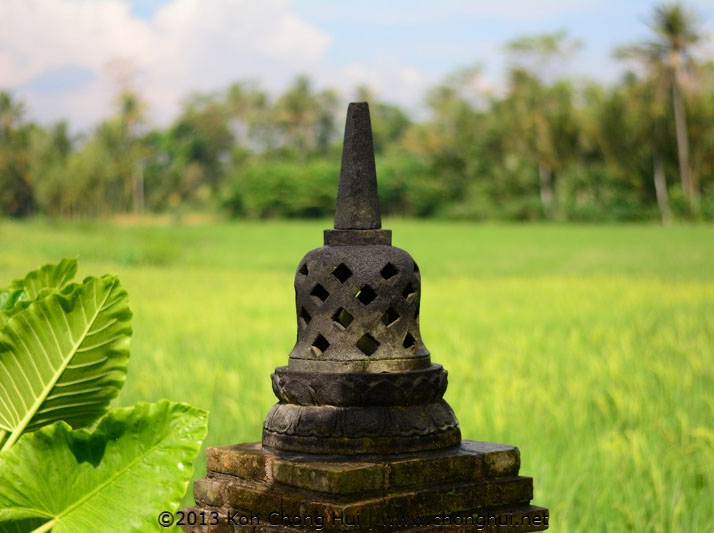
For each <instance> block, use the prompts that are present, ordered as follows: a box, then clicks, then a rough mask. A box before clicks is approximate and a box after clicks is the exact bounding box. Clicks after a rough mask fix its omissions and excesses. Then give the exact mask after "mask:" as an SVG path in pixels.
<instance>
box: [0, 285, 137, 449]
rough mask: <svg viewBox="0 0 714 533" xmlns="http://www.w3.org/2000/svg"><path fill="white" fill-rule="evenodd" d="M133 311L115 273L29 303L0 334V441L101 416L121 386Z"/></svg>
mask: <svg viewBox="0 0 714 533" xmlns="http://www.w3.org/2000/svg"><path fill="white" fill-rule="evenodd" d="M130 320H131V310H130V309H129V304H128V296H127V293H126V291H125V290H124V289H122V287H121V285H120V284H119V281H118V280H117V278H116V277H114V276H104V277H102V278H87V279H86V280H85V281H84V282H83V283H82V284H81V285H78V284H73V285H69V286H67V287H65V289H63V290H62V291H60V292H57V291H54V292H50V293H48V294H47V295H46V296H45V297H43V298H41V299H38V300H35V301H32V302H30V303H29V304H28V305H27V306H26V307H25V308H24V309H21V310H20V311H17V312H16V313H14V314H13V315H12V316H10V318H9V319H8V321H7V323H6V324H5V326H4V327H3V329H2V331H0V442H3V447H2V449H3V450H5V449H8V448H10V447H11V446H12V445H13V444H14V443H15V442H16V441H17V439H18V438H19V437H20V436H21V435H22V434H23V433H24V432H26V431H32V430H35V429H38V428H40V427H42V426H44V425H47V424H51V423H53V422H56V421H58V420H64V421H65V422H67V423H69V424H70V425H71V426H73V427H82V426H87V425H90V424H91V423H93V422H94V421H95V420H96V419H97V418H99V417H100V416H101V415H102V414H104V412H105V411H106V409H107V406H108V404H109V402H110V401H111V399H112V398H114V397H115V396H116V395H117V393H118V392H119V389H121V387H122V385H123V384H124V379H125V377H126V370H127V362H128V358H129V338H130V336H131V325H130Z"/></svg>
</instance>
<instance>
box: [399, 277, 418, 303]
mask: <svg viewBox="0 0 714 533" xmlns="http://www.w3.org/2000/svg"><path fill="white" fill-rule="evenodd" d="M415 292H416V289H415V288H414V285H412V282H411V281H410V282H409V283H407V286H406V287H404V291H403V292H402V296H404V299H405V300H406V299H407V298H409V297H410V296H411V295H412V294H414V293H415Z"/></svg>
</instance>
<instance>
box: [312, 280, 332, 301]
mask: <svg viewBox="0 0 714 533" xmlns="http://www.w3.org/2000/svg"><path fill="white" fill-rule="evenodd" d="M310 294H311V295H312V296H314V297H316V298H319V300H320V301H322V302H324V301H325V300H327V297H328V296H329V295H330V293H329V292H327V289H325V287H323V286H322V285H320V284H319V283H318V284H317V285H315V286H314V287H313V288H312V291H311V292H310Z"/></svg>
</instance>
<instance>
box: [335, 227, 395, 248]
mask: <svg viewBox="0 0 714 533" xmlns="http://www.w3.org/2000/svg"><path fill="white" fill-rule="evenodd" d="M323 242H324V244H325V246H360V245H370V244H385V245H387V246H389V245H391V244H392V230H390V229H363V230H354V229H326V230H325V231H324V234H323Z"/></svg>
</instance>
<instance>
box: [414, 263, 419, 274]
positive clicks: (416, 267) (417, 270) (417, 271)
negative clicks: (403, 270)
mask: <svg viewBox="0 0 714 533" xmlns="http://www.w3.org/2000/svg"><path fill="white" fill-rule="evenodd" d="M414 272H416V273H417V274H418V273H419V265H417V264H416V261H415V262H414Z"/></svg>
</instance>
